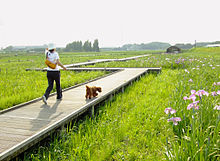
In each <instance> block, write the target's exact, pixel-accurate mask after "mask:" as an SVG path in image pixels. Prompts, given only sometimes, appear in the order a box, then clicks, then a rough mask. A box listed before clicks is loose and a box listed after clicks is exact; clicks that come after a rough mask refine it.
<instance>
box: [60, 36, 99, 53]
mask: <svg viewBox="0 0 220 161" xmlns="http://www.w3.org/2000/svg"><path fill="white" fill-rule="evenodd" d="M63 51H66V52H69V51H71V52H74V51H77V52H82V51H85V52H92V51H93V52H99V51H100V49H99V42H98V39H95V40H94V42H93V44H92V43H91V42H90V41H89V40H87V41H85V42H84V43H83V42H82V41H73V42H72V43H69V44H67V45H66V47H65V48H64V49H63Z"/></svg>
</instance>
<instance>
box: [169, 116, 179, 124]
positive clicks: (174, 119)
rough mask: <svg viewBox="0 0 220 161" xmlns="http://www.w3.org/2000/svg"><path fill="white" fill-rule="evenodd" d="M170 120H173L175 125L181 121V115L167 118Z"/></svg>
mask: <svg viewBox="0 0 220 161" xmlns="http://www.w3.org/2000/svg"><path fill="white" fill-rule="evenodd" d="M167 121H168V122H173V124H174V125H178V122H179V121H181V118H180V117H172V118H170V119H168V120H167Z"/></svg>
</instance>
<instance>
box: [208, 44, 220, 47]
mask: <svg viewBox="0 0 220 161" xmlns="http://www.w3.org/2000/svg"><path fill="white" fill-rule="evenodd" d="M206 47H220V44H209V45H206Z"/></svg>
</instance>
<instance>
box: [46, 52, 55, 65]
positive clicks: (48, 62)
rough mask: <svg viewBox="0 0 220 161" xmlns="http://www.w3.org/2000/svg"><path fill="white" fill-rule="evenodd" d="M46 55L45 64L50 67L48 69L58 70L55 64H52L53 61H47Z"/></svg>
mask: <svg viewBox="0 0 220 161" xmlns="http://www.w3.org/2000/svg"><path fill="white" fill-rule="evenodd" d="M47 55H48V52H47ZM47 55H46V60H45V64H46V65H47V66H48V67H50V68H52V69H55V68H56V64H54V63H52V62H51V61H49V60H48V59H47V57H48V56H47Z"/></svg>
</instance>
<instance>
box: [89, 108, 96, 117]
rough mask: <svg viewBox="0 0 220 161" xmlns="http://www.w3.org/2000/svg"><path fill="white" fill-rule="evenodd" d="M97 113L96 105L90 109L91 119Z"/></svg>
mask: <svg viewBox="0 0 220 161" xmlns="http://www.w3.org/2000/svg"><path fill="white" fill-rule="evenodd" d="M94 113H95V107H94V105H93V106H92V107H91V108H90V116H91V117H94V115H95V114H94Z"/></svg>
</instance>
